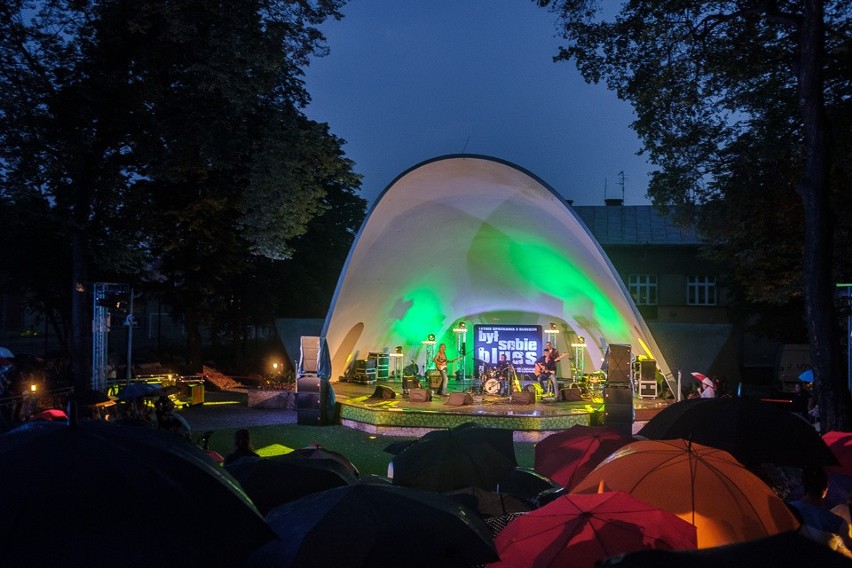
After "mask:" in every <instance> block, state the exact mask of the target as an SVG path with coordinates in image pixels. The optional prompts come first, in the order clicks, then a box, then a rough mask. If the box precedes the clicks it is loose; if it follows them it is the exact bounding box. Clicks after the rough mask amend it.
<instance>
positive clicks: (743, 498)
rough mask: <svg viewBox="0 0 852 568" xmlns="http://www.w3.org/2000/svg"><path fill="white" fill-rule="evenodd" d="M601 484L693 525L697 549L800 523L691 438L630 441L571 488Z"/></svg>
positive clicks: (757, 483) (728, 459) (754, 481)
mask: <svg viewBox="0 0 852 568" xmlns="http://www.w3.org/2000/svg"><path fill="white" fill-rule="evenodd" d="M719 400H722V399H719ZM708 402H709V401H708ZM702 404H706V403H702ZM601 483H603V484H604V485H605V486H606V487H607V488H609V489H610V490H617V491H625V492H627V493H630V494H631V495H633V496H634V497H636V498H637V499H640V500H642V501H645V502H646V503H648V504H650V505H655V506H657V507H659V508H661V509H665V510H667V511H670V512H672V513H675V514H676V515H678V516H679V517H680V518H682V519H683V520H685V521H687V522H689V523H691V524H693V525H695V526H696V527H697V528H698V546H699V548H705V547H710V546H718V545H721V544H729V543H732V542H740V541H743V540H748V539H751V538H760V537H763V536H768V535H771V534H776V533H779V532H783V531H790V530H796V529H798V528H799V525H800V523H799V521H798V520H797V519H796V517H795V516H794V515H793V513H792V512H791V511H790V509H789V507H787V505H786V504H785V503H784V501H782V500H781V498H780V497H778V496H777V495H776V494H775V493H773V491H772V490H771V489H770V488H769V487H768V486H767V485H766V484H765V483H764V482H763V481H761V480H760V478H758V477H757V476H756V475H755V474H753V473H752V472H750V471H749V470H748V469H746V468H745V466H743V465H742V464H741V463H739V462H738V461H737V460H735V459H734V458H733V457H732V456H731V454H729V453H727V452H725V451H723V450H719V449H716V448H711V447H708V446H703V445H701V444H697V443H694V442H689V441H688V440H681V439H676V440H640V441H637V442H632V443H630V444H627V445H626V446H624V447H622V448H621V449H620V450H618V451H616V452H615V453H614V454H612V455H611V456H610V457H608V458H607V459H606V460H604V462H603V463H601V464H600V465H599V466H598V467H596V468H595V469H594V470H592V472H591V473H589V475H588V476H586V478H585V479H583V480H582V481H581V482H580V483H578V484H577V486H576V487H575V488H574V489H573V491H572V492H573V493H596V492H597V491H598V490H599V487H600V484H601Z"/></svg>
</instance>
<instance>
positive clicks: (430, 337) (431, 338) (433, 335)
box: [426, 333, 435, 342]
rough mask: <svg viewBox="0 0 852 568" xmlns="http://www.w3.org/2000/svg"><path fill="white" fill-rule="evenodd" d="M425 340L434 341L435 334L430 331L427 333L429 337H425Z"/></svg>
mask: <svg viewBox="0 0 852 568" xmlns="http://www.w3.org/2000/svg"><path fill="white" fill-rule="evenodd" d="M426 340H427V341H432V342H434V341H435V334H434V333H430V334H429V337H427V338H426Z"/></svg>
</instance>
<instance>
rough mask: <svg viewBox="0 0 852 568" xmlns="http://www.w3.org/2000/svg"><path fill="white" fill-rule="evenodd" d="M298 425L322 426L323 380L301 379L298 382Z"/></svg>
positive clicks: (316, 378)
mask: <svg viewBox="0 0 852 568" xmlns="http://www.w3.org/2000/svg"><path fill="white" fill-rule="evenodd" d="M296 423H297V424H307V425H310V426H319V425H320V424H322V380H321V379H320V378H319V377H313V376H311V377H301V378H300V379H298V380H297V381H296Z"/></svg>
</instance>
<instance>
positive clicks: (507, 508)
mask: <svg viewBox="0 0 852 568" xmlns="http://www.w3.org/2000/svg"><path fill="white" fill-rule="evenodd" d="M444 495H446V496H447V497H449V498H450V499H452V500H453V501H455V502H457V503H459V504H461V505H464V506H465V507H467V508H468V509H470V510H472V511H475V512H477V513H479V516H481V517H482V518H483V519H484V518H488V517H502V516H503V515H511V514H513V513H524V512H526V511H529V510H530V509H532V506H531V505H530V504H529V503H527V502H525V501H524V500H522V499H519V498H518V497H514V496H512V495H509V494H506V493H492V492H491V491H486V490H485V489H480V488H479V487H468V488H466V489H457V490H455V491H449V492H447V493H444Z"/></svg>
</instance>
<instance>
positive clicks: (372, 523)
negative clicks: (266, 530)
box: [248, 484, 498, 568]
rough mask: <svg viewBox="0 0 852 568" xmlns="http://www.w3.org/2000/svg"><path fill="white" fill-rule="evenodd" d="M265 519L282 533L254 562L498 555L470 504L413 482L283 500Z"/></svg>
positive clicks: (409, 565)
mask: <svg viewBox="0 0 852 568" xmlns="http://www.w3.org/2000/svg"><path fill="white" fill-rule="evenodd" d="M266 519H267V521H268V522H269V525H270V526H271V527H272V528H273V530H274V531H275V532H276V533H277V534H278V535H279V538H280V540H278V541H275V542H270V543H268V545H264V546H262V547H260V548H259V549H258V550H257V551H256V552H255V553H254V554H253V555H252V556H251V557H250V558H249V561H248V567H249V568H265V567H278V566H290V567H294V568H295V567H300V568H309V567H316V568H326V567H328V566H377V567H379V566H405V567H406V568H421V567H422V568H437V567H444V566H446V567H459V568H462V567H466V568H467V567H470V566H476V565H482V564H485V563H486V562H491V561H494V560H497V558H498V557H497V552H496V551H495V549H494V541H493V539H492V538H491V533H490V531H489V530H488V527H487V526H485V524H484V522H483V521H482V520H481V519H479V518H478V517H477V516H476V515H474V514H472V513H471V512H470V511H469V510H468V509H467V508H466V507H464V506H463V505H459V504H458V503H455V502H453V501H452V500H451V499H449V498H448V497H445V496H443V495H438V494H435V493H427V492H424V491H419V490H416V489H411V488H408V487H397V486H393V485H375V484H356V485H351V486H346V487H337V488H334V489H328V490H327V491H323V492H321V493H316V494H313V495H308V496H306V497H303V498H301V499H298V500H296V501H293V502H291V503H288V504H286V505H282V506H280V507H277V508H275V509H273V510H272V511H270V512H269V514H268V515H267V516H266Z"/></svg>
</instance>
